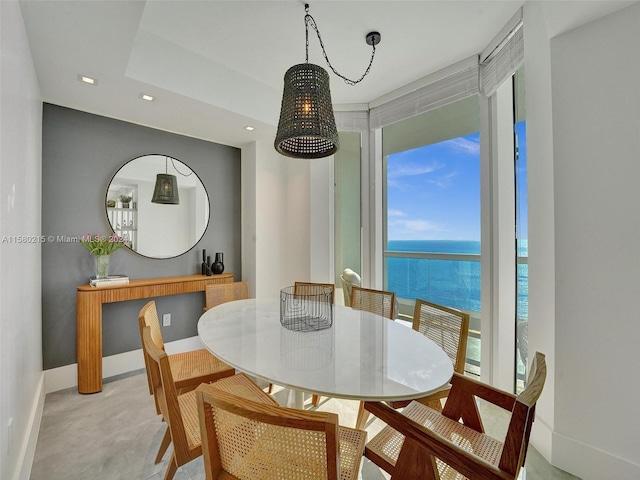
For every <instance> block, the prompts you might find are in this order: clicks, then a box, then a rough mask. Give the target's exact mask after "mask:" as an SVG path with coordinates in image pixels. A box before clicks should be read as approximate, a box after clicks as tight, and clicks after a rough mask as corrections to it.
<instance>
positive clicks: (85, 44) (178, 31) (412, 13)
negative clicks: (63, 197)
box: [20, 0, 634, 147]
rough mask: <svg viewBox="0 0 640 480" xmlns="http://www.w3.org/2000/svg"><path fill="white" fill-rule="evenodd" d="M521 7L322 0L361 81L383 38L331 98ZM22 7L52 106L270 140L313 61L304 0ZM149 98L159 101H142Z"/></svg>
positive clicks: (459, 55) (479, 43) (388, 83)
mask: <svg viewBox="0 0 640 480" xmlns="http://www.w3.org/2000/svg"><path fill="white" fill-rule="evenodd" d="M529 1H532V0H529ZM523 3H524V2H523V1H519V0H506V1H499V0H488V1H486V0H469V1H462V0H460V1H451V0H448V1H435V0H434V1H417V0H414V1H393V0H389V1H359V0H351V1H328V0H316V1H315V2H313V3H311V7H310V11H309V13H311V15H313V17H314V18H315V20H316V23H317V25H318V28H319V30H320V33H321V35H322V40H323V42H324V45H325V48H326V51H327V54H328V56H329V60H330V61H331V63H332V64H333V65H334V66H335V68H336V69H337V70H338V71H339V72H340V73H341V74H343V75H345V76H347V77H349V78H353V79H357V78H359V77H360V76H361V75H362V73H363V72H364V70H365V68H366V66H367V64H368V62H369V58H370V55H371V47H370V46H369V45H367V44H366V42H365V35H366V34H367V33H368V32H370V31H372V30H377V31H379V32H380V33H381V34H382V41H381V43H380V44H379V45H378V47H377V49H376V56H375V60H374V62H373V66H372V68H371V71H370V73H369V75H368V76H367V77H366V78H365V79H364V80H363V81H362V82H361V83H359V84H357V85H356V86H349V85H346V84H345V83H344V82H343V81H342V80H341V79H340V78H338V77H336V76H335V75H334V74H332V73H331V74H330V78H331V93H332V99H333V103H334V104H336V105H343V104H358V105H356V107H360V108H366V104H368V103H369V102H371V101H374V100H375V99H378V98H380V97H381V96H383V95H386V94H388V93H390V92H393V91H394V90H396V89H399V88H400V87H402V86H404V85H407V84H409V83H411V82H414V81H417V80H419V79H421V78H423V77H425V76H427V75H429V74H431V73H433V72H435V71H438V70H440V69H442V68H444V67H447V66H449V65H451V64H453V63H456V62H458V61H461V60H464V59H466V58H468V57H470V56H473V55H476V54H479V53H480V52H481V51H482V50H483V49H484V48H485V46H487V44H488V43H489V42H490V41H491V40H492V39H493V38H494V36H495V35H496V34H497V33H498V32H499V31H500V29H501V28H502V27H503V26H504V25H505V24H506V23H507V22H508V20H509V19H510V18H511V17H512V16H513V14H514V13H515V12H516V11H517V10H518V9H519V8H520V6H521V5H522V4H523ZM630 3H634V2H626V1H625V2H622V1H615V0H612V1H546V2H543V4H542V5H543V7H542V8H543V9H544V11H545V18H547V32H548V34H549V36H550V37H553V36H555V35H557V34H560V33H563V32H564V31H567V30H569V29H571V28H575V27H576V26H579V25H581V24H583V23H586V22H588V21H591V20H593V19H595V18H598V17H600V16H602V15H605V14H607V13H611V12H613V11H615V10H617V9H619V8H622V7H624V6H626V5H628V4H630ZM20 5H21V8H22V12H23V16H24V19H25V25H26V29H27V35H28V37H29V43H30V46H31V51H32V55H33V59H34V63H35V68H36V73H37V76H38V81H39V84H40V90H41V94H42V99H43V101H45V102H48V103H53V104H56V105H62V106H66V107H70V108H75V109H78V110H83V111H86V112H91V113H95V114H99V115H104V116H107V117H112V118H117V119H122V120H126V121H129V122H133V123H138V124H141V125H147V126H150V127H154V128H159V129H163V130H167V131H171V132H176V133H180V134H183V135H188V136H193V137H197V138H202V139H205V140H210V141H214V142H218V143H223V144H226V145H232V146H236V147H241V146H243V145H245V144H247V143H248V142H251V141H255V140H268V141H272V139H273V137H274V135H275V127H276V125H277V121H278V115H279V109H280V101H281V98H282V78H283V75H284V72H285V71H286V70H287V69H288V68H289V67H290V66H292V65H294V64H296V63H303V62H304V61H305V26H304V3H303V2H301V1H299V0H284V1H268V0H258V1H241V0H233V1H230V0H227V1H191V0H182V1H164V0H148V1H100V0H91V1H90V0H83V1H52V0H48V1H41V0H40V1H35V0H21V1H20ZM309 35H310V37H309V61H310V62H312V63H316V64H318V65H321V66H323V67H325V68H327V67H326V64H325V61H324V58H323V57H322V52H321V49H320V45H319V42H318V39H317V37H316V36H315V32H313V30H310V32H309ZM79 75H87V76H90V77H93V78H95V79H97V85H95V86H91V85H88V84H85V83H82V82H80V81H79V79H78V76H79ZM142 93H145V94H149V95H153V96H154V97H155V99H154V101H153V102H147V101H144V100H142V99H140V98H139V97H140V95H141V94H142ZM352 107H353V105H352ZM246 125H251V126H253V127H255V130H253V131H251V132H250V131H247V130H245V129H244V127H245V126H246Z"/></svg>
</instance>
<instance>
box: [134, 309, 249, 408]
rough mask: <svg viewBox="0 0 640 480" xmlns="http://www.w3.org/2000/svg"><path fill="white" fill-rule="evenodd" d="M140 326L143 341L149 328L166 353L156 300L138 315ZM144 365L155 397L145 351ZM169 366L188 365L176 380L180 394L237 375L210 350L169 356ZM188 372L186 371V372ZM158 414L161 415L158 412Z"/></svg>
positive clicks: (159, 346)
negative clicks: (190, 372)
mask: <svg viewBox="0 0 640 480" xmlns="http://www.w3.org/2000/svg"><path fill="white" fill-rule="evenodd" d="M138 326H139V327H140V337H141V339H142V332H143V330H144V328H145V327H149V329H150V334H151V338H152V339H153V341H154V344H155V345H156V346H157V347H158V348H160V349H161V350H162V351H164V342H163V340H162V331H161V329H160V322H159V321H158V312H157V310H156V303H155V301H154V300H151V301H150V302H148V303H147V304H146V305H145V306H144V307H142V309H141V310H140V314H139V315H138ZM143 353H144V363H145V366H146V368H147V381H148V383H149V393H150V394H151V395H153V385H152V379H151V376H150V374H149V371H150V368H149V367H150V364H149V357H148V355H147V353H146V352H145V351H144V348H143ZM168 358H169V364H170V365H172V366H173V368H174V370H175V369H176V366H177V364H182V365H186V366H187V367H185V368H183V369H182V370H183V374H182V375H181V377H182V378H180V379H176V384H175V385H176V388H177V389H178V391H179V392H180V393H184V392H186V391H189V390H193V389H195V388H196V387H197V386H198V385H200V384H201V383H211V382H214V381H216V380H219V379H220V378H224V377H230V376H232V375H235V373H236V371H235V369H234V368H233V367H231V366H229V365H227V364H226V363H224V362H222V361H221V360H219V359H217V358H216V357H215V356H214V355H213V354H211V353H210V352H209V351H208V350H205V349H200V350H192V351H190V352H184V353H178V354H173V355H168ZM189 365H192V366H193V372H194V373H193V374H191V375H190V374H189V371H188V370H189V368H188V366H189ZM184 370H186V371H184ZM158 413H160V412H159V411H158Z"/></svg>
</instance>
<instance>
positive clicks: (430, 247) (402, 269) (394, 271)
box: [386, 240, 529, 319]
mask: <svg viewBox="0 0 640 480" xmlns="http://www.w3.org/2000/svg"><path fill="white" fill-rule="evenodd" d="M388 250H390V251H396V252H428V253H463V254H477V255H479V254H480V242H478V241H471V240H464V241H459V240H390V241H389V246H388ZM519 254H520V255H524V256H526V254H527V244H526V241H523V242H521V244H520V245H519ZM386 270H387V272H388V273H387V287H386V288H387V290H389V291H392V292H395V293H396V295H398V296H399V297H402V298H408V299H412V300H413V299H416V298H421V299H423V300H427V301H430V302H434V303H438V304H441V305H447V306H450V307H454V308H460V309H463V310H470V311H474V312H480V259H479V258H478V261H477V262H475V261H472V262H468V261H456V260H430V259H418V258H387V259H386ZM527 276H528V267H527V265H526V264H524V265H518V289H517V290H518V299H517V310H518V318H522V319H526V318H527V315H528V309H529V303H528V289H527V285H528V281H527Z"/></svg>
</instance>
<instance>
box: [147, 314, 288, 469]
mask: <svg viewBox="0 0 640 480" xmlns="http://www.w3.org/2000/svg"><path fill="white" fill-rule="evenodd" d="M142 344H143V349H144V351H145V355H147V356H148V359H149V366H148V368H149V376H150V378H151V382H152V385H153V391H154V396H155V398H156V405H157V407H158V408H159V410H160V413H161V414H162V417H163V419H164V421H165V422H166V423H167V430H166V431H165V434H164V437H163V439H162V441H161V445H160V448H159V449H158V454H157V456H156V459H155V463H160V461H161V460H162V457H163V456H164V454H165V452H166V451H167V449H168V448H169V445H171V444H172V443H173V453H172V455H171V459H170V460H169V465H168V466H167V470H166V472H165V475H164V480H171V479H172V478H173V476H174V475H175V473H176V471H177V469H178V467H180V466H182V465H184V464H185V463H188V462H190V461H191V460H193V459H195V458H197V457H199V456H200V455H201V454H202V442H201V438H200V428H199V417H198V413H197V403H196V400H197V399H196V392H195V391H194V390H190V391H189V392H187V393H183V394H179V393H178V390H177V388H176V386H175V382H174V380H173V375H172V373H171V365H170V363H169V356H168V355H167V354H166V352H165V351H164V350H163V349H162V348H160V347H159V346H158V345H157V344H156V343H155V341H154V339H153V337H152V335H151V328H150V327H146V326H145V327H144V328H143V329H142ZM198 388H200V390H201V391H209V390H215V391H218V390H220V391H224V392H227V393H228V394H233V395H235V396H236V398H249V399H251V400H252V401H254V402H259V403H258V404H265V405H271V406H274V405H278V404H277V402H276V401H275V400H274V399H273V398H271V397H270V396H269V395H267V394H266V393H264V392H263V391H262V389H260V388H259V387H258V386H257V385H256V384H254V383H253V382H252V381H251V380H250V379H249V377H248V376H246V375H245V374H244V373H239V374H236V375H233V376H230V377H224V378H222V379H220V380H217V381H216V382H213V383H203V384H201V385H200V386H199V387H198Z"/></svg>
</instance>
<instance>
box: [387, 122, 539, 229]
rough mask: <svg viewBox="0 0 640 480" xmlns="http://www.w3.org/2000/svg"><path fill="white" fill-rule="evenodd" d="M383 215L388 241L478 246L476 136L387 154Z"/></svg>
mask: <svg viewBox="0 0 640 480" xmlns="http://www.w3.org/2000/svg"><path fill="white" fill-rule="evenodd" d="M524 128H525V126H524V122H522V123H519V124H518V125H517V126H516V132H517V133H518V138H519V139H520V140H519V142H520V145H519V147H520V161H519V164H518V167H517V169H516V175H517V178H518V179H519V180H520V185H521V186H520V187H519V190H518V195H519V199H518V205H519V207H518V208H519V212H520V221H519V222H518V230H519V234H520V235H521V238H526V236H527V217H526V205H527V189H526V181H523V180H524V179H526V142H525V139H526V136H525V135H524ZM387 215H388V217H387V229H388V239H389V240H476V241H480V134H479V133H478V132H476V133H472V134H470V135H466V136H463V137H459V138H454V139H451V140H446V141H444V142H440V143H435V144H432V145H426V146H424V147H420V148H416V149H413V150H406V151H404V152H399V153H394V154H391V155H389V156H388V157H387Z"/></svg>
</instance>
